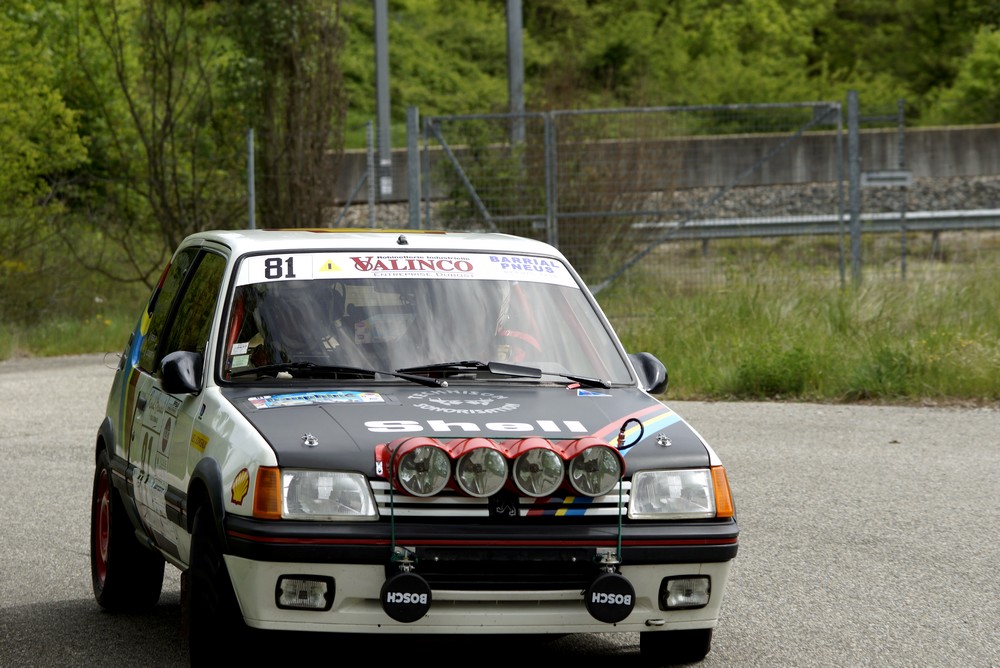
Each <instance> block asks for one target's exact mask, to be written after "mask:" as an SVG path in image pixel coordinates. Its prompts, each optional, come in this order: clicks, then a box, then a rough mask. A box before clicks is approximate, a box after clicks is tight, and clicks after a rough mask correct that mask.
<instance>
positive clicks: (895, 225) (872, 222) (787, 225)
mask: <svg viewBox="0 0 1000 668" xmlns="http://www.w3.org/2000/svg"><path fill="white" fill-rule="evenodd" d="M849 222H850V221H849V217H848V215H847V214H846V213H845V214H844V215H843V216H838V215H837V214H829V215H812V216H795V217H794V218H787V219H781V218H715V219H708V220H679V221H659V222H647V223H635V225H634V228H635V229H637V230H644V231H647V232H649V233H651V235H652V236H654V237H656V238H661V237H662V238H663V240H668V239H669V240H689V241H690V240H696V241H698V240H706V239H737V238H748V237H776V236H804V235H814V236H821V235H833V234H840V233H842V232H844V231H845V230H846V229H847V225H848V224H849ZM901 229H905V230H907V231H911V232H946V231H953V230H984V229H1000V209H980V210H969V211H911V212H908V213H906V214H905V215H904V214H902V213H900V212H890V213H868V214H864V213H863V214H861V231H862V233H873V232H874V233H889V232H899V231H900V230H901Z"/></svg>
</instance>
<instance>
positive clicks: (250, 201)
mask: <svg viewBox="0 0 1000 668" xmlns="http://www.w3.org/2000/svg"><path fill="white" fill-rule="evenodd" d="M253 153H254V150H253V128H250V129H249V130H247V207H248V209H249V211H248V212H247V214H248V218H247V229H250V230H252V229H254V227H256V226H257V220H256V212H255V210H256V208H257V202H256V199H257V198H256V194H255V193H254V187H255V186H254V166H253Z"/></svg>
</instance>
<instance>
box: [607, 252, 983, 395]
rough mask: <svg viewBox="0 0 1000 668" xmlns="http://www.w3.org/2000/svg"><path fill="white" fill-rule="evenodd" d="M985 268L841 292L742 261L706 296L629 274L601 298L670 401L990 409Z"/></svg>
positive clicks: (798, 275) (813, 278) (872, 282)
mask: <svg viewBox="0 0 1000 668" xmlns="http://www.w3.org/2000/svg"><path fill="white" fill-rule="evenodd" d="M733 262H736V260H735V259H734V260H733ZM985 265H988V266H985ZM985 265H984V266H981V267H977V268H976V269H974V270H972V271H969V272H965V273H963V272H959V273H957V274H955V275H952V276H948V277H941V276H938V277H936V278H935V279H934V280H933V281H926V282H925V281H919V280H913V279H910V280H908V281H906V282H899V281H898V280H896V279H879V280H870V281H867V282H866V283H865V286H864V287H863V288H860V289H846V290H844V289H841V288H840V287H838V286H837V285H836V283H835V282H831V281H820V280H817V279H818V278H820V277H819V276H816V275H810V274H808V273H805V274H803V273H800V272H792V271H790V270H788V269H782V270H779V269H776V268H774V267H772V268H771V269H770V270H768V271H767V272H761V271H758V270H755V269H754V268H753V267H754V263H753V262H752V261H748V262H746V263H745V264H742V265H741V267H742V269H738V270H735V271H733V272H732V273H731V275H730V277H729V279H728V280H727V281H726V284H725V286H724V287H722V288H720V289H718V290H716V291H714V292H713V291H708V290H705V289H696V290H691V289H686V288H685V287H684V286H683V284H682V283H681V282H680V281H670V280H664V279H663V278H662V277H659V278H658V279H657V280H654V279H653V278H652V277H647V276H643V275H642V272H635V273H634V274H633V275H627V276H625V277H624V278H623V280H621V281H619V282H618V283H616V284H615V285H613V286H612V287H611V288H609V289H608V290H606V291H603V292H601V293H600V295H599V298H600V302H601V304H602V306H603V307H604V309H605V311H606V312H607V313H608V315H609V317H610V318H611V320H612V322H613V323H614V325H615V328H616V329H617V330H618V332H619V334H620V335H621V336H622V339H623V341H624V343H625V346H626V348H627V349H629V350H631V351H638V350H646V351H649V352H652V353H654V354H655V355H657V356H658V357H659V358H660V359H661V360H663V362H664V363H665V364H666V365H667V368H668V370H669V372H670V387H669V389H668V394H669V395H670V396H672V397H676V398H680V399H728V398H739V399H775V398H781V399H787V400H799V401H803V400H804V401H813V400H815V401H892V402H898V401H903V402H912V401H919V400H932V401H954V400H960V401H968V402H996V401H998V400H1000V377H998V376H997V374H996V369H997V368H1000V268H998V267H997V266H996V264H995V263H985ZM813 274H815V271H813Z"/></svg>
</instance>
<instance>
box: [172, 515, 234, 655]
mask: <svg viewBox="0 0 1000 668" xmlns="http://www.w3.org/2000/svg"><path fill="white" fill-rule="evenodd" d="M185 575H186V576H187V577H186V579H187V582H188V583H189V589H188V592H187V595H188V597H189V599H188V601H186V604H187V608H188V621H187V627H188V645H189V652H190V659H191V665H192V666H202V665H210V664H215V665H217V664H218V661H217V658H218V657H217V655H218V652H219V647H220V645H225V646H226V647H228V648H229V649H227V650H226V653H227V655H228V656H229V658H230V659H234V652H235V653H239V652H241V651H243V649H244V648H246V647H247V645H248V643H246V642H244V641H245V640H246V639H247V637H248V635H249V629H248V627H247V626H246V624H245V623H244V622H243V613H242V612H240V606H239V603H238V602H237V600H236V593H235V592H234V591H233V584H232V580H230V579H229V569H227V568H226V562H225V559H224V558H223V548H222V540H221V539H220V538H219V534H218V532H217V531H216V528H215V521H214V517H213V516H212V512H211V508H210V507H209V506H207V505H204V506H202V507H200V508H199V509H198V510H197V511H196V512H195V516H194V524H193V526H192V530H191V565H190V568H189V570H188V572H187V573H186V574H185ZM236 663H238V662H236Z"/></svg>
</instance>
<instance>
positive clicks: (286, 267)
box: [237, 254, 312, 285]
mask: <svg viewBox="0 0 1000 668" xmlns="http://www.w3.org/2000/svg"><path fill="white" fill-rule="evenodd" d="M310 278H312V256H311V255H309V254H299V255H288V256H274V255H271V256H267V255H258V256H256V257H251V258H247V259H246V260H245V261H244V263H243V268H242V269H241V270H240V276H239V280H238V281H237V283H238V284H239V285H246V284H248V283H263V282H265V281H291V280H295V279H310Z"/></svg>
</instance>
